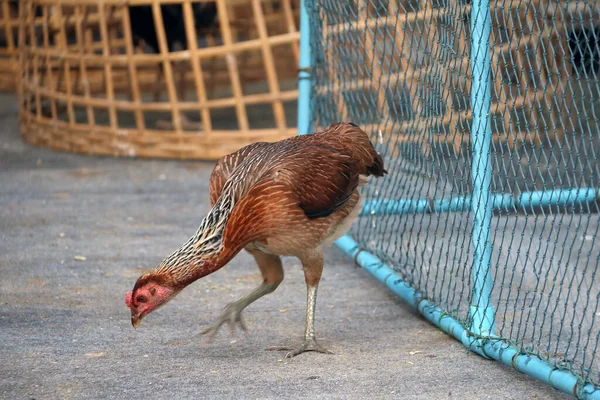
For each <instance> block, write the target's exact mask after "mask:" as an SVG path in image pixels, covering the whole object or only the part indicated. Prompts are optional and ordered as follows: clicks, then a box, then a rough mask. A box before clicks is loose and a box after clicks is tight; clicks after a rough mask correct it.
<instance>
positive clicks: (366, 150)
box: [323, 122, 387, 177]
mask: <svg viewBox="0 0 600 400" xmlns="http://www.w3.org/2000/svg"><path fill="white" fill-rule="evenodd" d="M329 133H331V134H332V135H331V139H330V140H331V141H334V142H335V143H328V144H329V145H331V146H332V147H341V148H340V149H339V150H342V151H344V152H346V153H348V154H349V155H350V156H351V157H352V158H354V159H355V160H356V161H358V162H359V164H360V165H361V167H362V168H361V174H362V175H367V176H368V175H373V176H377V177H379V176H384V175H385V174H387V170H386V169H385V167H384V165H383V159H382V158H381V156H380V155H379V154H378V153H377V150H375V147H374V146H373V144H372V143H371V141H370V140H369V136H368V135H367V134H366V133H365V131H363V130H362V129H361V128H360V127H359V126H358V125H356V124H355V123H352V122H337V123H334V124H331V125H330V126H329V127H328V128H327V129H326V130H325V132H323V134H325V135H328V134H329Z"/></svg>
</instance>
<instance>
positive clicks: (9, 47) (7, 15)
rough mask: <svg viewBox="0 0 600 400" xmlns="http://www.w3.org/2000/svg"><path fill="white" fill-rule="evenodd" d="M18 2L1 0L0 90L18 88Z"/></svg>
mask: <svg viewBox="0 0 600 400" xmlns="http://www.w3.org/2000/svg"><path fill="white" fill-rule="evenodd" d="M17 4H18V3H17V2H15V1H14V0H0V91H2V92H9V91H14V90H16V84H15V73H16V71H17V65H18V59H17V57H18V55H17V47H18V46H17V43H18V41H17V36H18V27H19V14H18V8H17Z"/></svg>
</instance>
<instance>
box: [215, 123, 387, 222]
mask: <svg viewBox="0 0 600 400" xmlns="http://www.w3.org/2000/svg"><path fill="white" fill-rule="evenodd" d="M245 160H247V161H248V162H253V161H252V160H256V164H257V165H259V164H261V165H262V166H263V167H264V165H265V162H266V163H267V165H268V164H270V163H272V167H273V168H266V169H265V168H263V167H261V168H258V167H257V168H255V169H253V171H254V173H258V171H261V174H262V173H265V172H267V171H271V172H270V174H273V177H274V179H275V181H276V182H285V183H286V185H287V187H288V188H289V189H290V190H291V191H292V193H293V194H294V196H295V197H296V198H297V199H298V202H299V206H300V207H301V208H302V210H303V211H304V213H305V214H306V216H307V217H308V218H319V217H325V216H328V215H330V214H331V213H332V212H334V211H335V210H337V209H338V208H339V207H341V206H342V205H343V204H345V202H346V201H348V199H349V198H350V196H351V195H352V192H353V191H354V190H355V189H356V187H357V186H358V183H359V175H366V176H368V175H374V176H383V175H384V174H386V173H387V171H386V170H385V169H384V166H383V160H382V158H381V156H380V155H379V154H377V151H376V150H375V148H374V147H373V145H372V144H371V142H370V141H369V137H368V136H367V134H366V133H365V132H364V131H363V130H362V129H360V128H359V127H358V126H357V125H356V124H353V123H335V124H332V125H330V126H329V127H328V128H327V129H326V130H325V131H324V132H320V133H315V134H312V135H302V136H295V137H292V138H289V139H286V140H282V141H280V142H275V143H265V142H259V143H253V144H251V145H248V146H246V147H243V148H242V149H240V150H238V151H237V152H235V153H232V154H230V155H228V156H225V157H223V158H222V159H221V160H219V162H218V163H217V165H216V166H215V169H214V171H213V173H212V176H211V182H210V192H211V193H210V197H211V203H212V204H214V203H215V202H216V200H217V199H218V197H219V196H220V194H221V191H222V188H223V185H224V184H225V182H226V181H227V179H228V178H229V176H230V175H231V173H232V172H233V171H234V170H235V169H236V168H237V166H239V165H240V164H241V163H242V162H244V161H245ZM269 160H270V161H269ZM245 164H246V165H247V163H245ZM257 178H258V177H257Z"/></svg>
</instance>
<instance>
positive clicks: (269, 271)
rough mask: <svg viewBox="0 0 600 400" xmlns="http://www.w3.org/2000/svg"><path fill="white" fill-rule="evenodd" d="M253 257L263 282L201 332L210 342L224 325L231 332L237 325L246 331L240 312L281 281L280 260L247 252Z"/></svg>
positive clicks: (258, 252)
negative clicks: (227, 326) (226, 325)
mask: <svg viewBox="0 0 600 400" xmlns="http://www.w3.org/2000/svg"><path fill="white" fill-rule="evenodd" d="M248 251H249V252H250V254H252V255H253V256H254V259H255V260H256V263H257V264H258V268H259V269H260V272H261V273H262V276H263V282H262V283H261V284H260V285H259V286H258V287H256V288H255V289H254V290H253V291H252V292H250V293H249V294H248V295H246V296H244V297H242V298H241V299H239V300H237V301H235V302H233V303H231V304H229V305H228V306H227V307H225V310H224V311H223V313H222V314H221V316H220V317H219V318H217V320H216V321H215V322H214V323H213V324H212V325H211V326H210V327H209V328H208V329H205V330H204V331H202V332H201V334H203V335H208V340H209V341H211V340H212V339H213V338H214V337H215V335H216V334H217V332H218V331H219V329H220V328H221V326H223V324H224V323H227V324H228V325H229V328H230V329H231V331H232V332H233V330H234V328H235V325H236V324H238V325H239V326H240V328H242V330H244V331H246V325H245V324H244V321H243V320H242V311H243V310H244V308H246V307H248V306H249V305H250V304H252V303H253V302H255V301H256V300H258V299H260V298H261V297H263V296H264V295H266V294H269V293H271V292H273V291H274V290H275V289H277V286H279V284H280V283H281V281H283V266H282V264H281V258H279V256H274V255H271V254H266V253H263V252H260V251H256V250H248Z"/></svg>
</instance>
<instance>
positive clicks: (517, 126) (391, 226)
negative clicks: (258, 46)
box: [298, 0, 600, 399]
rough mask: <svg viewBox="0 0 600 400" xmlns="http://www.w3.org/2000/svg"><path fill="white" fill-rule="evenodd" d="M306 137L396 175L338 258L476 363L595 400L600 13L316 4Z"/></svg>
mask: <svg viewBox="0 0 600 400" xmlns="http://www.w3.org/2000/svg"><path fill="white" fill-rule="evenodd" d="M300 46H301V60H300V61H301V69H300V78H301V79H300V98H299V115H300V117H299V125H298V130H299V133H310V132H312V131H313V130H315V129H317V130H318V129H321V128H324V127H326V126H328V125H329V124H330V123H331V122H333V121H340V120H343V121H352V122H354V123H357V124H359V125H360V126H361V127H362V128H363V129H364V130H365V131H367V133H369V135H370V137H371V140H372V142H373V143H374V144H375V146H376V147H377V149H378V151H379V152H380V153H381V154H382V156H383V158H384V161H385V164H386V168H387V170H388V171H389V175H388V176H387V177H386V178H384V179H379V180H374V181H372V182H371V184H370V185H369V186H367V187H366V188H365V189H364V192H363V194H364V195H365V197H366V200H365V203H364V205H363V210H362V213H361V218H360V219H359V222H358V223H356V224H355V226H354V228H353V230H352V231H351V233H350V234H349V235H347V236H345V237H343V238H341V239H340V240H339V241H338V242H337V245H338V246H339V247H340V248H342V249H343V250H344V251H345V252H346V253H348V254H349V255H350V256H351V257H353V258H354V259H355V260H356V261H357V262H358V263H359V264H360V265H362V266H363V267H364V268H365V269H367V270H368V271H369V272H370V273H371V274H372V275H373V276H375V277H376V278H378V279H380V280H381V281H382V282H384V283H385V285H386V286H387V287H388V288H389V289H390V290H392V291H393V292H394V293H396V294H397V295H399V296H400V297H402V298H403V299H404V300H406V302H408V304H410V305H411V306H412V307H414V308H415V309H416V310H418V311H419V312H420V313H421V314H422V315H423V316H424V317H425V318H426V319H428V320H429V321H431V322H432V323H434V324H435V325H437V326H438V327H439V328H441V329H442V330H443V331H444V332H446V333H447V334H449V335H451V336H453V337H454V338H456V339H458V340H459V341H461V342H462V343H463V344H464V345H465V346H466V347H467V348H468V349H469V350H470V351H472V352H474V353H477V354H479V355H481V356H483V357H485V358H488V359H494V360H498V361H500V362H502V363H504V364H507V365H509V366H512V367H514V368H515V369H517V370H518V371H521V372H524V373H526V374H529V375H531V376H533V377H536V378H537V379H540V380H542V381H544V382H547V383H548V384H550V385H552V386H553V387H555V388H557V389H559V390H562V391H564V392H566V393H569V394H571V395H573V396H575V397H577V398H581V399H600V368H599V366H600V273H599V271H598V270H599V268H600V235H599V229H600V228H599V227H600V212H599V211H600V159H599V157H600V134H599V129H600V120H599V115H600V85H599V83H600V82H599V79H598V77H599V74H600V2H598V1H595V0H594V1H588V2H582V1H571V0H557V1H540V0H525V1H512V0H508V1H494V0H491V1H490V0H470V1H469V0H352V1H347V2H340V1H332V0H305V1H304V3H303V6H302V18H301V41H300Z"/></svg>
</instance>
